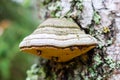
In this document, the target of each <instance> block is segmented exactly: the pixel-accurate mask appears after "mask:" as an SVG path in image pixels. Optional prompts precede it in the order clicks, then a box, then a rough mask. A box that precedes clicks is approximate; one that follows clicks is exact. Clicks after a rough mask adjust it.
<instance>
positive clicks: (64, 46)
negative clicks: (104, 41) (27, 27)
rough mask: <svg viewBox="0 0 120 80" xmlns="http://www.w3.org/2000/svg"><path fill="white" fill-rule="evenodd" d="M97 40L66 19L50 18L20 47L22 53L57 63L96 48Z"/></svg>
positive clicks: (25, 39) (24, 40)
mask: <svg viewBox="0 0 120 80" xmlns="http://www.w3.org/2000/svg"><path fill="white" fill-rule="evenodd" d="M96 44H97V40H96V39H95V38H94V37H92V36H90V35H88V34H85V33H84V31H81V29H80V28H79V26H78V25H77V24H76V23H74V22H72V21H69V20H67V19H65V18H61V19H59V18H49V19H47V20H46V21H44V22H43V23H41V24H40V25H39V27H38V28H37V29H36V30H35V31H34V32H33V33H32V34H31V35H29V36H27V37H26V38H24V39H23V41H22V42H21V43H20V45H19V47H20V49H21V50H22V51H25V52H29V53H32V54H36V55H38V56H41V57H43V58H47V59H50V60H54V61H57V62H66V61H69V60H71V59H72V58H74V57H77V56H79V55H81V54H84V53H86V52H87V51H89V50H90V49H92V48H94V47H95V46H96Z"/></svg>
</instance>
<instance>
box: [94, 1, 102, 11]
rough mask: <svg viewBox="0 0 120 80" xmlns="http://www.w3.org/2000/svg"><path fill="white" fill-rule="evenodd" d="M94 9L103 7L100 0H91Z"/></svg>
mask: <svg viewBox="0 0 120 80" xmlns="http://www.w3.org/2000/svg"><path fill="white" fill-rule="evenodd" d="M92 2H93V5H94V8H95V10H99V9H102V8H104V5H103V1H102V0H92Z"/></svg>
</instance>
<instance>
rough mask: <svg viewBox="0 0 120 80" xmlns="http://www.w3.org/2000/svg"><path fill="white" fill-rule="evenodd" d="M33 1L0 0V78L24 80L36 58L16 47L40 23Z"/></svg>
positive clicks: (0, 79) (1, 79)
mask: <svg viewBox="0 0 120 80" xmlns="http://www.w3.org/2000/svg"><path fill="white" fill-rule="evenodd" d="M33 1H34V0H0V80H25V78H26V71H27V69H29V68H30V66H31V65H32V64H33V63H34V62H35V60H36V58H37V57H36V56H34V55H29V54H26V53H25V54H24V53H23V52H20V50H19V47H18V46H19V43H20V42H21V40H22V39H23V38H24V37H25V36H27V35H29V34H30V33H32V32H33V30H34V29H35V28H36V27H37V26H38V24H39V23H40V20H39V19H38V18H37V16H36V15H37V14H36V11H35V9H34V4H33Z"/></svg>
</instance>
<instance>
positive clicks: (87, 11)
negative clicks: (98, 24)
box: [80, 0, 94, 28]
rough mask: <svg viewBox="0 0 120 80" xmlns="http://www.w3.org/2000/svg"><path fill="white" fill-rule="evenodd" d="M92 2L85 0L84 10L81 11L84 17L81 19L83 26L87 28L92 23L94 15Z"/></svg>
mask: <svg viewBox="0 0 120 80" xmlns="http://www.w3.org/2000/svg"><path fill="white" fill-rule="evenodd" d="M91 4H92V2H91V0H89V1H83V6H84V8H83V12H82V13H81V16H82V19H81V20H80V22H81V26H82V27H83V28H87V26H88V25H89V24H91V21H92V17H93V14H94V13H93V8H92V5H91Z"/></svg>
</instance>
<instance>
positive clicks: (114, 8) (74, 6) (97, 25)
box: [27, 0, 120, 80]
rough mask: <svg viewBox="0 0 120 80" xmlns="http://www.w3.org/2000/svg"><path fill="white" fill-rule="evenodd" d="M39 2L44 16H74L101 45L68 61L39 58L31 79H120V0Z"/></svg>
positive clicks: (56, 0) (29, 77)
mask: <svg viewBox="0 0 120 80" xmlns="http://www.w3.org/2000/svg"><path fill="white" fill-rule="evenodd" d="M40 4H42V5H44V8H43V9H44V15H43V16H44V17H43V16H42V18H48V17H58V18H61V17H62V18H63V17H65V18H67V19H73V20H74V21H75V22H76V23H77V24H78V25H79V26H80V28H81V29H83V30H84V31H85V32H86V34H90V35H92V36H94V37H95V38H96V39H97V40H98V46H97V47H96V48H95V49H93V50H91V51H89V52H88V53H86V54H85V55H82V56H79V57H77V58H75V59H73V60H71V61H69V62H67V63H55V62H52V61H48V60H45V59H40V60H39V63H38V64H36V65H33V66H32V68H31V70H29V71H28V77H27V79H28V80H29V79H30V80H33V79H34V80H106V79H107V80H119V79H120V64H119V63H120V0H47V1H41V2H40ZM40 11H42V13H43V10H42V9H41V8H40ZM40 15H41V13H40ZM59 66H62V67H59ZM66 66H67V67H66ZM35 71H36V72H35ZM31 73H34V74H32V76H30V75H31Z"/></svg>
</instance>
